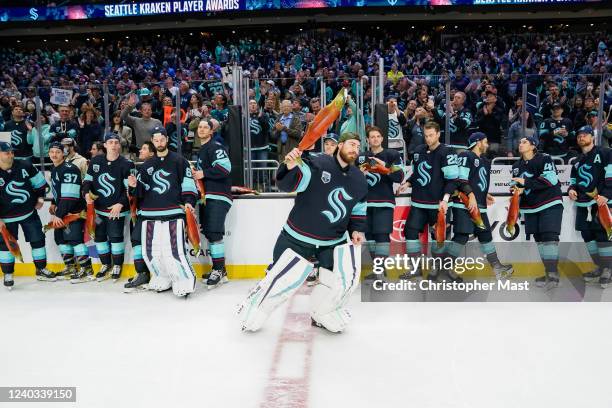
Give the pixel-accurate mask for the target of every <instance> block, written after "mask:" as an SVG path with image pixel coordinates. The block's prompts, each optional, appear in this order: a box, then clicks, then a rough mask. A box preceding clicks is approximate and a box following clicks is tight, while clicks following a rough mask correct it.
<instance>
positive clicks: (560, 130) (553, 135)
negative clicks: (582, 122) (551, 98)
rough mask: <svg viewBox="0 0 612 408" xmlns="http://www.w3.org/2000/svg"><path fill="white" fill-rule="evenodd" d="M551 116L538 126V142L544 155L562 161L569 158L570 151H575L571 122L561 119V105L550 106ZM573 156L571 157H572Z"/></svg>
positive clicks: (557, 103)
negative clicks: (561, 159)
mask: <svg viewBox="0 0 612 408" xmlns="http://www.w3.org/2000/svg"><path fill="white" fill-rule="evenodd" d="M551 111H552V116H551V117H550V118H548V119H546V120H544V122H542V124H541V125H540V142H541V144H542V146H543V151H544V153H548V154H550V155H551V156H556V157H560V158H563V159H566V158H569V157H567V156H568V153H569V151H570V149H574V150H577V148H578V146H577V145H576V139H575V136H574V127H573V125H572V121H571V120H569V119H568V118H564V117H563V105H561V103H559V102H556V103H554V104H553V105H552V106H551ZM572 156H573V155H572Z"/></svg>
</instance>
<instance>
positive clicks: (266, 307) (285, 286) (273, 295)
mask: <svg viewBox="0 0 612 408" xmlns="http://www.w3.org/2000/svg"><path fill="white" fill-rule="evenodd" d="M360 254H361V248H360V247H359V246H355V245H353V244H344V245H339V246H337V247H335V248H334V270H333V272H332V271H330V270H328V269H325V268H320V269H319V283H318V284H317V285H316V286H315V287H314V289H313V291H312V294H311V296H310V316H311V318H312V320H313V322H314V324H315V325H317V326H319V327H323V328H325V329H327V330H329V331H331V332H334V333H338V332H341V331H343V330H344V329H345V328H346V326H347V324H348V323H349V321H350V317H351V316H350V313H349V312H348V310H347V309H346V308H345V306H346V303H347V302H348V299H349V298H350V296H351V294H352V293H353V292H354V291H355V289H356V288H357V286H358V284H359V275H360V273H361V255H360ZM312 268H313V266H312V264H311V263H309V262H308V261H306V259H304V258H303V257H301V256H300V255H298V254H297V253H296V252H295V251H293V250H292V249H287V250H285V252H283V254H282V255H281V257H280V258H279V259H278V260H277V261H276V263H275V264H274V265H273V266H272V267H271V268H270V269H269V270H268V272H267V274H266V277H265V278H264V279H262V280H261V281H260V282H259V283H258V284H257V285H256V286H255V287H254V288H253V289H252V290H251V291H250V293H249V295H248V296H247V298H246V300H245V301H244V302H243V303H242V305H240V307H239V309H238V314H239V315H240V317H241V318H242V330H246V331H253V332H254V331H257V330H259V329H260V328H261V327H262V326H263V325H264V323H265V322H266V320H267V319H268V317H269V316H270V314H272V312H273V311H274V310H275V309H276V308H277V307H278V306H280V305H281V304H283V303H284V302H285V301H286V300H287V299H288V298H289V297H290V296H291V295H293V294H294V293H295V292H296V291H297V290H298V289H299V288H300V286H301V285H302V284H303V283H304V281H305V280H306V278H307V277H308V274H309V273H310V272H311V271H312Z"/></svg>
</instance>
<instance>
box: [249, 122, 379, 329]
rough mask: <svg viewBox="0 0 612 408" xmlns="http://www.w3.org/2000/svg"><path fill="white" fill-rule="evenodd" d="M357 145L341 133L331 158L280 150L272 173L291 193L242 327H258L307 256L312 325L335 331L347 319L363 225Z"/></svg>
mask: <svg viewBox="0 0 612 408" xmlns="http://www.w3.org/2000/svg"><path fill="white" fill-rule="evenodd" d="M359 147H360V142H359V136H358V135H356V134H354V133H344V134H343V135H342V136H341V137H340V140H339V143H338V147H337V149H336V152H335V154H334V155H333V156H327V155H321V154H312V153H311V154H309V155H304V156H303V157H302V160H299V158H300V156H301V155H302V152H301V151H300V150H298V149H293V150H292V151H291V152H289V154H287V156H286V158H285V163H284V164H282V165H281V166H280V168H279V169H278V172H277V181H278V186H279V188H280V189H281V190H283V191H288V192H297V193H298V194H297V196H296V198H295V205H294V206H293V209H292V210H291V213H290V214H289V218H288V219H287V223H286V224H285V225H284V226H283V229H282V231H281V233H280V235H279V237H278V239H277V241H276V245H275V247H274V254H273V263H272V265H271V266H269V267H268V270H267V274H266V277H265V278H264V279H263V280H261V281H260V282H259V283H258V284H257V285H256V286H255V287H254V288H253V289H252V290H251V292H250V293H249V295H248V296H247V299H246V300H245V301H244V303H243V304H242V305H241V306H240V308H239V310H238V313H239V314H240V315H241V318H242V328H243V330H249V331H257V330H259V329H260V328H261V327H262V325H263V324H264V323H265V321H266V319H267V318H268V316H269V315H270V313H272V311H274V309H276V308H277V307H278V306H280V305H281V304H282V303H283V302H284V301H285V300H286V299H287V298H289V297H290V296H291V295H292V294H293V293H295V291H297V290H298V289H299V287H300V286H301V285H302V283H303V282H304V281H305V280H306V278H307V277H308V275H309V273H310V271H311V270H312V268H313V266H312V264H311V263H309V262H308V261H307V259H310V258H312V257H314V258H316V259H317V260H318V261H319V282H318V284H317V285H316V286H315V287H314V288H313V291H312V294H311V296H310V300H311V308H310V316H311V318H312V323H313V325H315V326H319V327H324V328H326V329H327V330H329V331H332V332H341V331H342V330H344V328H345V327H346V325H347V324H348V321H349V319H350V314H349V313H348V311H347V310H346V309H345V305H346V303H347V301H348V299H349V297H350V295H351V293H353V291H354V290H355V289H356V288H357V285H358V284H359V276H360V273H361V253H360V252H361V247H360V245H361V244H362V243H363V242H364V240H365V237H364V232H365V230H366V195H367V193H368V185H367V182H366V179H365V176H364V175H363V173H362V172H361V171H360V170H359V169H358V168H357V167H356V166H354V165H353V164H354V162H355V160H356V159H357V156H358V154H359ZM306 156H308V157H306ZM349 236H350V238H351V241H352V243H347V238H348V237H349Z"/></svg>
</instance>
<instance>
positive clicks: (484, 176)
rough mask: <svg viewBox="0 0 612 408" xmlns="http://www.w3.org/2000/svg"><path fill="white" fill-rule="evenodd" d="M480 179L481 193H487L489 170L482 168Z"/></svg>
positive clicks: (479, 171) (479, 174)
mask: <svg viewBox="0 0 612 408" xmlns="http://www.w3.org/2000/svg"><path fill="white" fill-rule="evenodd" d="M478 178H479V179H480V182H479V183H478V187H479V188H480V191H487V186H488V184H489V183H488V182H487V169H486V168H484V167H481V168H480V170H478Z"/></svg>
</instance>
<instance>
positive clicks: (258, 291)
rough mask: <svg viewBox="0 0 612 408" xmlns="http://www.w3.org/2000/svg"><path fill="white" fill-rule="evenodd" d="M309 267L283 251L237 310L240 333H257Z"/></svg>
mask: <svg viewBox="0 0 612 408" xmlns="http://www.w3.org/2000/svg"><path fill="white" fill-rule="evenodd" d="M312 268H313V265H312V264H311V263H310V262H308V261H307V260H306V259H304V258H302V257H301V256H300V255H298V254H297V253H296V252H295V251H293V250H292V249H287V250H285V252H283V254H282V255H281V257H280V258H279V259H278V260H277V261H276V263H275V264H274V265H273V266H272V268H270V269H269V270H268V271H267V274H266V277H265V278H263V279H262V280H261V281H260V282H259V283H258V284H257V285H255V287H254V288H253V289H251V291H250V292H249V295H248V296H247V298H246V300H245V301H244V302H243V303H242V304H241V305H240V307H239V308H238V315H239V316H240V317H241V319H242V330H248V331H257V330H259V329H260V328H261V327H262V326H263V324H264V323H265V322H266V320H267V319H268V316H270V314H271V313H272V312H273V311H274V310H275V309H276V308H277V307H278V306H280V305H281V304H283V303H284V302H285V301H286V300H287V299H288V298H289V297H290V296H291V295H292V294H293V293H295V291H297V290H298V289H299V288H300V286H302V284H303V283H304V281H305V280H306V278H307V277H308V275H309V274H310V272H311V271H312Z"/></svg>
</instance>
